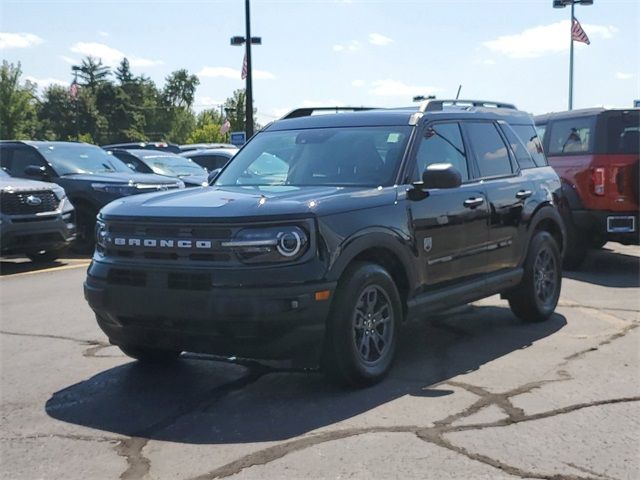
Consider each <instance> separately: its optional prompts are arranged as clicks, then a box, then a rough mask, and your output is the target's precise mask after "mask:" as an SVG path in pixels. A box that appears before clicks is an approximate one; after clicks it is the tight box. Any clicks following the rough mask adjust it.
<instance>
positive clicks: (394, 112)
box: [264, 106, 531, 131]
mask: <svg viewBox="0 0 640 480" xmlns="http://www.w3.org/2000/svg"><path fill="white" fill-rule="evenodd" d="M415 115H422V118H425V119H436V118H437V119H443V120H445V119H474V118H477V119H480V118H482V119H488V120H505V121H507V122H510V123H523V122H524V123H530V122H531V116H530V115H529V114H528V113H526V112H522V111H520V110H514V109H510V108H493V107H463V108H461V107H457V106H452V107H448V106H445V107H444V108H443V109H442V110H437V111H426V112H424V113H422V114H420V113H419V112H418V107H417V106H416V107H408V108H400V109H397V108H394V109H374V110H364V111H359V112H345V113H331V114H324V115H311V116H306V117H297V118H289V119H283V120H277V121H275V122H273V123H271V124H270V125H268V126H267V127H265V128H264V130H265V131H279V130H297V129H306V128H331V127H373V126H401V125H407V126H408V125H411V124H412V123H411V122H412V119H413V118H414V116H415ZM425 121H426V120H425Z"/></svg>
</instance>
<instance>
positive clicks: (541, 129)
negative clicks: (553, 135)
mask: <svg viewBox="0 0 640 480" xmlns="http://www.w3.org/2000/svg"><path fill="white" fill-rule="evenodd" d="M546 132H547V124H546V123H545V124H544V125H538V124H537V123H536V133H537V134H538V137H539V138H540V139H541V141H543V142H544V134H545V133H546Z"/></svg>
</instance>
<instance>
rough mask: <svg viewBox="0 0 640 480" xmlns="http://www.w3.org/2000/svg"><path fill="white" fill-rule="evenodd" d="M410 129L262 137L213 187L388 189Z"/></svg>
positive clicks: (278, 133) (322, 131)
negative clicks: (375, 187)
mask: <svg viewBox="0 0 640 480" xmlns="http://www.w3.org/2000/svg"><path fill="white" fill-rule="evenodd" d="M410 132H411V127H408V126H384V127H352V128H320V129H312V130H286V131H272V132H269V131H267V132H264V133H261V134H259V135H257V136H256V137H255V138H254V139H253V140H252V141H251V142H250V143H248V144H247V145H246V146H245V147H244V149H242V150H241V151H240V152H239V153H238V154H236V156H235V157H234V158H233V160H232V161H231V163H230V164H229V165H228V166H227V168H225V169H224V171H223V172H222V174H221V175H220V177H219V178H218V180H217V181H216V183H215V184H216V185H218V186H231V185H252V186H278V185H290V186H308V185H330V186H379V185H382V186H388V185H392V184H393V180H394V178H395V174H396V172H397V170H398V167H399V164H400V159H401V157H402V153H403V152H404V149H405V147H406V145H407V141H408V138H409V134H410Z"/></svg>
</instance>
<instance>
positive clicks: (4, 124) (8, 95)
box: [0, 60, 36, 139]
mask: <svg viewBox="0 0 640 480" xmlns="http://www.w3.org/2000/svg"><path fill="white" fill-rule="evenodd" d="M21 76H22V68H21V66H20V63H18V65H14V64H13V63H9V62H7V61H6V60H4V61H3V62H2V66H1V67H0V138H2V139H12V138H29V137H32V136H33V134H34V133H35V127H36V96H35V90H36V86H35V85H34V84H33V83H31V82H28V81H27V82H25V83H24V84H21V83H20V77H21Z"/></svg>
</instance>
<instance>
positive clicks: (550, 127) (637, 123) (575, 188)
mask: <svg viewBox="0 0 640 480" xmlns="http://www.w3.org/2000/svg"><path fill="white" fill-rule="evenodd" d="M535 122H536V125H537V128H538V131H539V134H540V135H541V136H543V138H544V140H543V143H544V148H545V151H546V152H547V156H548V158H549V163H550V164H551V166H552V167H553V168H554V169H555V170H556V172H558V174H559V175H560V178H561V179H562V188H563V190H564V195H565V197H566V199H567V201H568V203H569V206H570V209H571V215H570V218H569V221H568V222H567V232H568V239H569V245H570V247H569V249H568V251H567V256H566V258H565V264H566V266H567V268H577V267H578V266H579V265H580V264H581V263H582V261H583V260H584V258H585V256H586V254H587V250H588V249H589V248H599V247H601V246H603V245H604V244H605V243H606V242H608V241H614V242H620V243H623V244H627V245H628V244H634V245H638V244H639V243H640V236H639V235H638V214H639V210H640V207H639V205H640V204H639V202H638V185H639V181H640V178H639V176H638V164H639V163H640V109H627V110H620V109H604V108H591V109H584V110H572V111H568V112H559V113H550V114H547V115H540V116H537V117H535Z"/></svg>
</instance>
